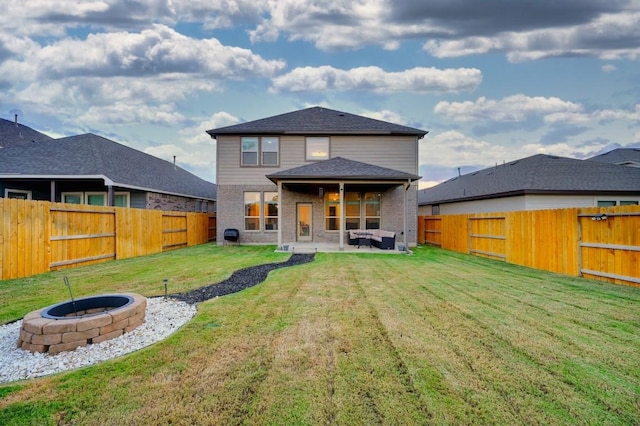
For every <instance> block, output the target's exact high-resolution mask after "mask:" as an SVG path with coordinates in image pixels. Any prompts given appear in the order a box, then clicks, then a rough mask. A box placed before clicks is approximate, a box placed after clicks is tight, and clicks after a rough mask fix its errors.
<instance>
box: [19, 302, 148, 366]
mask: <svg viewBox="0 0 640 426" xmlns="http://www.w3.org/2000/svg"><path fill="white" fill-rule="evenodd" d="M146 308H147V299H146V298H145V297H144V296H141V295H139V294H135V293H121V294H103V295H100V296H93V297H85V298H82V299H76V300H74V301H67V302H63V303H58V304H56V305H52V306H49V307H47V308H43V309H39V310H37V311H33V312H30V313H28V314H27V315H25V317H24V318H23V320H22V328H21V329H20V337H19V338H18V347H19V348H22V349H24V350H28V351H31V352H48V353H50V354H56V353H58V352H63V351H71V350H74V349H76V348H78V347H80V346H87V345H88V344H92V343H100V342H104V341H105V340H109V339H113V338H115V337H118V336H120V335H122V334H124V333H128V332H130V331H131V330H133V329H135V328H136V327H138V326H139V325H141V324H142V323H143V322H144V315H145V311H146Z"/></svg>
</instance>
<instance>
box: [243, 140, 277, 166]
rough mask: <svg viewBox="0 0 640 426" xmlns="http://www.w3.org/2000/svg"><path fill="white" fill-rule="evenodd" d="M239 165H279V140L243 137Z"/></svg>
mask: <svg viewBox="0 0 640 426" xmlns="http://www.w3.org/2000/svg"><path fill="white" fill-rule="evenodd" d="M241 151H242V152H241V158H240V163H241V165H243V166H277V165H278V164H279V163H280V155H279V153H280V139H278V138H277V137H273V136H270V137H262V138H259V137H253V136H252V137H243V138H242V140H241Z"/></svg>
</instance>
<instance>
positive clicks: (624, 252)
mask: <svg viewBox="0 0 640 426" xmlns="http://www.w3.org/2000/svg"><path fill="white" fill-rule="evenodd" d="M578 266H579V269H580V274H581V275H582V276H584V277H586V278H595V277H604V278H609V280H610V281H612V282H616V283H622V284H629V283H634V285H636V286H639V285H640V277H639V275H638V271H639V270H640V212H621V213H583V214H578Z"/></svg>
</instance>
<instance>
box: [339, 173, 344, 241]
mask: <svg viewBox="0 0 640 426" xmlns="http://www.w3.org/2000/svg"><path fill="white" fill-rule="evenodd" d="M344 212H345V208H344V182H340V233H339V235H340V237H339V238H340V243H339V244H338V247H339V249H340V251H342V250H344V228H345V226H344V221H345V218H344Z"/></svg>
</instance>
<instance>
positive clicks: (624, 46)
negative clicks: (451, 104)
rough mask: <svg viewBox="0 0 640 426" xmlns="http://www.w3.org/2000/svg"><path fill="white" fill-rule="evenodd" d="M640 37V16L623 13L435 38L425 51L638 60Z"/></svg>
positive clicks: (516, 57)
mask: <svg viewBox="0 0 640 426" xmlns="http://www.w3.org/2000/svg"><path fill="white" fill-rule="evenodd" d="M501 18H502V16H501ZM638 36H640V13H638V12H636V13H632V12H627V11H622V12H620V13H610V14H599V15H598V16H597V17H595V18H594V19H593V20H591V21H589V22H585V23H581V24H577V25H574V26H558V27H554V28H539V29H533V30H530V31H505V32H495V33H493V34H491V35H488V36H487V35H480V34H474V35H469V36H466V37H448V38H440V39H435V38H434V39H430V40H428V41H427V42H426V43H425V44H424V46H423V48H424V50H425V51H426V52H428V53H430V54H432V55H433V56H435V57H438V58H452V57H460V56H466V55H479V54H486V53H493V52H505V53H506V55H507V58H508V59H509V61H511V62H522V61H528V60H537V59H543V58H549V57H559V56H566V57H571V56H593V57H598V58H601V59H605V60H612V59H623V58H626V59H637V58H639V57H640V46H638V42H637V39H638Z"/></svg>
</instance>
